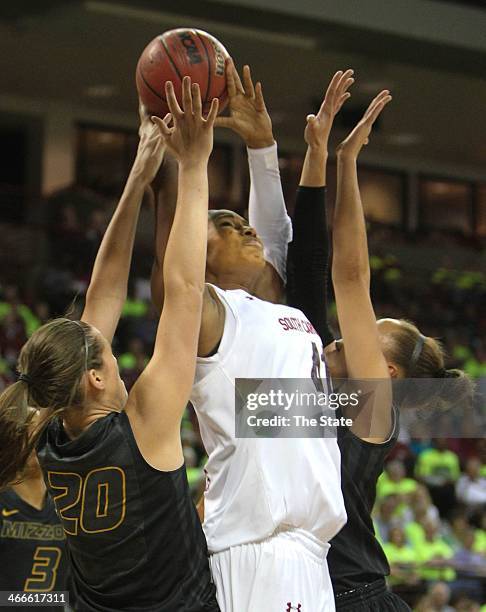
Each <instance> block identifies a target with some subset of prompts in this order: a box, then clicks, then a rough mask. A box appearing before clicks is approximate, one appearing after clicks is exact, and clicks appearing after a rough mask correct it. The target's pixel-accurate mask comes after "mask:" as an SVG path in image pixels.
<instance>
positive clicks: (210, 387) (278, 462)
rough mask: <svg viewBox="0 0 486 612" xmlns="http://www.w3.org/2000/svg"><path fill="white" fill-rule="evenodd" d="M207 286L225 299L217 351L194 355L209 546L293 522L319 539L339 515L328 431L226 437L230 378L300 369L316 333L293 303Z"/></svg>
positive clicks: (337, 523) (342, 515)
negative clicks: (318, 434) (320, 435)
mask: <svg viewBox="0 0 486 612" xmlns="http://www.w3.org/2000/svg"><path fill="white" fill-rule="evenodd" d="M214 289H215V291H216V292H217V294H218V296H219V298H220V300H221V302H222V303H223V305H224V306H225V311H226V320H225V326H224V332H223V336H222V339H221V343H220V346H219V349H218V352H217V353H216V354H215V355H213V356H211V357H206V358H198V364H197V368H196V378H195V384H194V387H193V391H192V395H191V402H192V404H193V405H194V408H195V410H196V412H197V416H198V419H199V424H200V430H201V436H202V439H203V442H204V445H205V447H206V451H207V453H208V455H209V460H208V463H207V465H206V471H207V490H206V493H205V503H204V518H205V520H204V531H205V533H206V538H207V542H208V548H209V551H210V552H211V553H213V552H219V551H221V550H224V549H226V548H229V547H230V546H236V545H239V544H245V543H248V542H256V541H258V540H261V539H264V538H267V537H269V536H271V535H272V534H273V533H274V532H275V531H276V530H278V529H285V528H293V527H295V528H301V529H304V530H306V531H308V532H309V533H310V534H312V535H313V536H315V537H316V538H317V539H318V540H320V541H322V542H328V541H329V540H330V539H331V538H332V537H333V536H334V535H336V533H337V532H338V531H339V530H340V529H341V527H342V526H343V525H344V523H345V522H346V512H345V508H344V501H343V496H342V493H341V465H340V453H339V449H338V445H337V440H336V438H335V437H332V438H236V437H235V379H236V378H254V379H259V378H306V379H309V378H310V377H311V371H312V367H313V365H314V362H313V355H315V353H316V347H317V353H318V355H319V356H320V355H321V353H322V343H321V340H320V338H319V336H318V335H317V333H316V332H315V330H314V328H313V327H312V325H311V324H310V323H309V321H308V320H307V319H306V317H305V316H304V315H303V313H302V312H300V311H299V310H296V309H294V308H290V307H288V306H284V305H281V304H272V303H270V302H264V301H262V300H259V299H258V298H255V297H253V296H251V295H250V294H248V293H247V292H246V291H242V290H231V291H224V290H222V289H219V288H218V287H214ZM313 345H314V346H313ZM314 359H315V356H314ZM319 359H320V357H319ZM320 368H321V375H322V376H323V377H324V376H325V365H324V363H323V362H321V363H320Z"/></svg>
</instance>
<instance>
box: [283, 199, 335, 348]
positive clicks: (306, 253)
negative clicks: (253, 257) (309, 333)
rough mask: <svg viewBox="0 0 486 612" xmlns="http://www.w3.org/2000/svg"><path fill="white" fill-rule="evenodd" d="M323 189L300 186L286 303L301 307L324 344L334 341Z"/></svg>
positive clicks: (288, 262) (289, 256)
mask: <svg viewBox="0 0 486 612" xmlns="http://www.w3.org/2000/svg"><path fill="white" fill-rule="evenodd" d="M325 194H326V191H325V188H324V187H320V188H315V187H299V189H298V191H297V198H296V204H295V211H294V222H293V225H294V239H293V242H292V243H291V244H290V245H289V254H288V259H287V303H288V304H289V306H293V307H294V308H298V309H299V310H302V311H303V313H304V314H305V315H306V316H307V318H308V319H309V320H310V322H311V323H312V325H313V326H314V327H315V329H316V331H317V333H318V334H319V335H320V336H321V338H322V342H323V344H324V346H327V345H328V344H330V343H331V342H332V341H333V340H334V336H333V334H332V331H331V330H330V328H329V324H328V320H327V277H328V266H329V235H328V231H327V218H326V198H325Z"/></svg>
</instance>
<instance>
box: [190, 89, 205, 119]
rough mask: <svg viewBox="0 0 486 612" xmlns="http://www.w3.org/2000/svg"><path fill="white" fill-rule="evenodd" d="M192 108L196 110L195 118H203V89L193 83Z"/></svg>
mask: <svg viewBox="0 0 486 612" xmlns="http://www.w3.org/2000/svg"><path fill="white" fill-rule="evenodd" d="M191 90H192V108H193V110H194V116H195V117H198V118H200V117H202V101H201V89H200V87H199V85H198V83H193V84H192V87H191Z"/></svg>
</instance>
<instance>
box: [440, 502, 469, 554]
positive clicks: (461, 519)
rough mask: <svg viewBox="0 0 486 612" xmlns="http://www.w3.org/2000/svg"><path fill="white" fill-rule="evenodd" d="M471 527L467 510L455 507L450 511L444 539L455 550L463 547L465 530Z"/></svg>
mask: <svg viewBox="0 0 486 612" xmlns="http://www.w3.org/2000/svg"><path fill="white" fill-rule="evenodd" d="M469 528H470V524H469V522H468V518H467V512H466V511H465V509H464V508H463V507H462V506H461V507H457V508H454V510H453V511H452V512H451V513H450V516H449V523H447V524H446V530H445V534H444V540H445V541H446V542H447V544H449V546H450V547H451V548H452V549H453V550H454V551H456V552H457V551H458V550H460V549H461V548H462V540H463V537H464V534H465V532H466V531H467V530H468V529H469Z"/></svg>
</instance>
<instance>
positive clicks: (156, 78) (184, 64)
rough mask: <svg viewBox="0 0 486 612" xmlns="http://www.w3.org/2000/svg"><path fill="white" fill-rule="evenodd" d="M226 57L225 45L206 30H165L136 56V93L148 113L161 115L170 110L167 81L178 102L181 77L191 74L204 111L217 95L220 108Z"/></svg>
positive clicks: (223, 100) (223, 101) (224, 98)
mask: <svg viewBox="0 0 486 612" xmlns="http://www.w3.org/2000/svg"><path fill="white" fill-rule="evenodd" d="M228 57H229V54H228V52H227V51H226V49H225V48H224V46H223V45H222V44H221V43H220V42H219V41H218V40H217V39H216V38H214V36H211V34H208V33H207V32H203V31H202V30H194V29H188V28H179V29H177V30H168V31H167V32H164V34H161V35H160V36H157V37H156V38H154V39H153V40H152V41H151V42H150V43H149V44H148V45H147V46H146V47H145V49H144V51H143V53H142V55H141V56H140V59H139V60H138V64H137V72H136V83H137V90H138V95H139V96H140V99H141V100H142V102H143V104H144V105H145V106H146V108H147V110H148V112H149V113H151V114H152V115H158V116H159V117H164V115H165V114H166V113H168V112H169V108H168V106H167V101H166V99H165V83H166V81H172V83H173V84H174V90H175V95H176V97H177V100H178V101H179V103H180V102H181V96H182V79H183V77H185V76H190V77H191V80H192V82H193V83H198V84H199V87H200V89H201V98H202V103H203V113H204V114H207V113H208V112H209V107H210V106H211V100H212V99H213V98H218V99H219V111H220V112H221V111H222V110H223V109H224V107H225V106H226V104H227V102H228V95H227V90H226V75H225V64H226V59H227V58H228Z"/></svg>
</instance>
